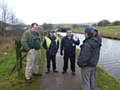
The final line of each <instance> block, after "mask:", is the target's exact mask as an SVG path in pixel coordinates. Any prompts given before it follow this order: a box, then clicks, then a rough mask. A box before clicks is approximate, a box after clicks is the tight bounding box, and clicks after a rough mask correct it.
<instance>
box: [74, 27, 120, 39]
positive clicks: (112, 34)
mask: <svg viewBox="0 0 120 90" xmlns="http://www.w3.org/2000/svg"><path fill="white" fill-rule="evenodd" d="M94 28H96V29H98V31H99V33H100V35H101V36H102V37H105V38H110V39H118V40H120V26H106V27H98V26H97V27H94ZM84 29H85V28H79V29H73V32H76V33H84Z"/></svg>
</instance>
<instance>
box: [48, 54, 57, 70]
mask: <svg viewBox="0 0 120 90" xmlns="http://www.w3.org/2000/svg"><path fill="white" fill-rule="evenodd" d="M46 55H47V69H50V62H51V60H52V66H53V69H56V55H51V54H49V53H47V54H46Z"/></svg>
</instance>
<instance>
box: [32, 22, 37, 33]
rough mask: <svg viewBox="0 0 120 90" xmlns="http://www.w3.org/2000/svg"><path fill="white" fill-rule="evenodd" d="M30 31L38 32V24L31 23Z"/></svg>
mask: <svg viewBox="0 0 120 90" xmlns="http://www.w3.org/2000/svg"><path fill="white" fill-rule="evenodd" d="M31 29H32V31H33V32H37V31H38V24H37V23H32V24H31Z"/></svg>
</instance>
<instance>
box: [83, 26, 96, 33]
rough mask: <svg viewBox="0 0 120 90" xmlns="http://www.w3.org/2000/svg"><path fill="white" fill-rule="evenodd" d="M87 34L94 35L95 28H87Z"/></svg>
mask: <svg viewBox="0 0 120 90" xmlns="http://www.w3.org/2000/svg"><path fill="white" fill-rule="evenodd" d="M85 33H88V34H92V33H94V28H92V27H87V28H86V29H85Z"/></svg>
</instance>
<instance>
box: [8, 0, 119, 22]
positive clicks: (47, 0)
mask: <svg viewBox="0 0 120 90" xmlns="http://www.w3.org/2000/svg"><path fill="white" fill-rule="evenodd" d="M7 2H8V5H9V7H12V8H13V10H14V11H15V14H16V16H17V17H18V18H21V19H22V20H23V21H24V22H25V23H26V24H31V23H32V22H37V23H39V24H42V23H44V22H46V23H50V22H51V23H86V22H98V21H100V20H103V19H108V20H110V21H111V22H112V21H115V20H120V12H119V9H120V5H119V2H120V1H119V0H7Z"/></svg>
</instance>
